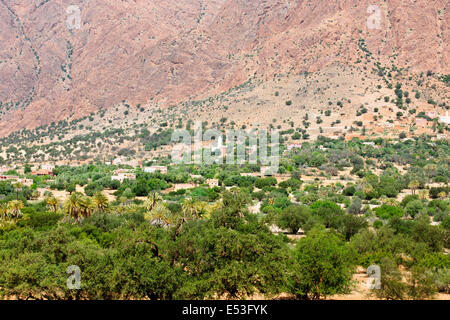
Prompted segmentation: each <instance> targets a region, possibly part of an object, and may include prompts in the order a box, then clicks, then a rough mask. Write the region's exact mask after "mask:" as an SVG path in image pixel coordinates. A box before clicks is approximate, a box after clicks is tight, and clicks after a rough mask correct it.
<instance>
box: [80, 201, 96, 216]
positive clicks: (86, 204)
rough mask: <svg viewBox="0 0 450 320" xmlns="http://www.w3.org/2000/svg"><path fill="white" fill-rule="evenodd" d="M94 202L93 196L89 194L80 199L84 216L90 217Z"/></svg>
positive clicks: (81, 211)
mask: <svg viewBox="0 0 450 320" xmlns="http://www.w3.org/2000/svg"><path fill="white" fill-rule="evenodd" d="M93 208H94V204H93V202H92V198H91V197H88V196H84V197H81V199H80V213H81V216H82V217H83V218H88V217H90V216H91V214H92V209H93Z"/></svg>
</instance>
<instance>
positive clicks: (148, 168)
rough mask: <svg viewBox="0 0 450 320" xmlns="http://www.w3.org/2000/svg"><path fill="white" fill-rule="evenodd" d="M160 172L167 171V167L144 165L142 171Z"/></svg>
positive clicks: (164, 172)
mask: <svg viewBox="0 0 450 320" xmlns="http://www.w3.org/2000/svg"><path fill="white" fill-rule="evenodd" d="M158 171H159V172H161V173H162V174H166V173H167V167H166V166H151V167H144V172H146V173H156V172H158Z"/></svg>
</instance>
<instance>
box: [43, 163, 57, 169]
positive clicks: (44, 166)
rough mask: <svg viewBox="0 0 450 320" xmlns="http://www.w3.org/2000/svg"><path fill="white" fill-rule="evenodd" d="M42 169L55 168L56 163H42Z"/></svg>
mask: <svg viewBox="0 0 450 320" xmlns="http://www.w3.org/2000/svg"><path fill="white" fill-rule="evenodd" d="M41 169H42V170H53V169H55V165H54V164H42V165H41Z"/></svg>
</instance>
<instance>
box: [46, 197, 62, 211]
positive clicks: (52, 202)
mask: <svg viewBox="0 0 450 320" xmlns="http://www.w3.org/2000/svg"><path fill="white" fill-rule="evenodd" d="M45 202H46V203H47V206H48V207H50V209H51V210H52V211H53V212H56V210H57V209H58V205H59V201H58V199H56V198H55V197H54V196H50V197H47V198H46V199H45Z"/></svg>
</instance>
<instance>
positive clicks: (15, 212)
mask: <svg viewBox="0 0 450 320" xmlns="http://www.w3.org/2000/svg"><path fill="white" fill-rule="evenodd" d="M22 208H23V202H22V201H20V200H12V201H10V202H8V209H7V215H8V217H9V218H11V219H14V220H15V219H18V218H20V217H22V216H23V213H22Z"/></svg>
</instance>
